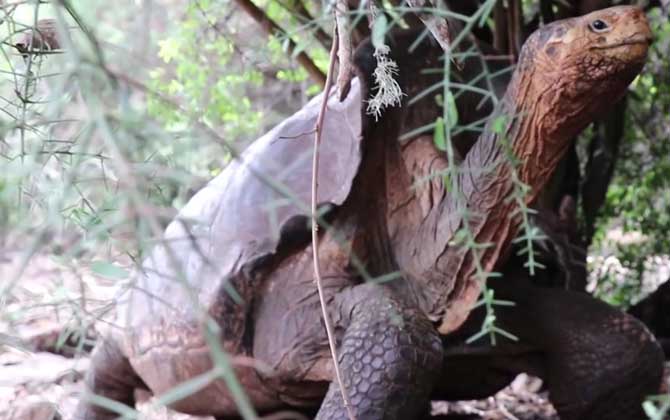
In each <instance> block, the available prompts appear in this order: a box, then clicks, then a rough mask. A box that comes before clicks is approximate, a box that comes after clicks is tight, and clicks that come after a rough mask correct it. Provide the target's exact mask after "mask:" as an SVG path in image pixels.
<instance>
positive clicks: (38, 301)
mask: <svg viewBox="0 0 670 420" xmlns="http://www.w3.org/2000/svg"><path fill="white" fill-rule="evenodd" d="M14 249H16V248H14ZM22 255H23V253H21V252H8V251H7V248H5V250H4V251H3V250H2V249H1V248H0V279H10V278H15V276H16V273H18V272H22V275H21V277H20V278H19V280H18V281H17V282H16V283H15V284H14V285H13V287H12V288H11V290H10V291H6V294H5V297H4V301H3V302H0V303H1V304H2V305H0V306H2V307H3V312H2V313H0V419H1V420H47V419H51V418H54V419H61V418H62V419H69V418H71V416H72V413H73V411H74V408H75V404H76V400H77V396H78V395H79V393H80V392H81V380H82V378H83V375H84V372H85V371H86V369H87V367H88V363H89V359H88V357H87V356H86V355H84V356H80V357H66V356H72V355H70V354H67V353H68V352H67V351H65V352H64V353H65V356H64V355H62V354H54V353H53V352H50V351H49V350H53V347H54V343H56V342H57V341H58V337H59V335H60V334H61V333H62V331H63V325H69V326H70V328H73V329H78V328H79V329H81V330H83V331H86V330H89V329H88V328H89V326H92V325H95V327H96V328H104V325H105V322H106V321H105V320H109V319H111V316H112V309H113V306H112V305H110V301H111V299H112V298H113V296H114V294H115V293H116V291H117V290H118V289H119V288H120V287H123V282H120V281H119V280H118V279H116V280H115V279H109V278H103V277H100V276H97V275H94V273H93V272H92V271H91V270H90V269H83V268H81V265H80V264H78V263H77V261H71V260H69V261H64V260H62V259H59V258H58V257H54V256H53V255H35V256H33V257H32V258H31V259H30V260H29V261H27V263H26V261H24V260H23V259H22ZM113 261H118V260H117V259H114V260H113ZM73 267H76V268H73ZM6 284H7V283H5V285H6ZM60 352H61V353H63V351H62V350H61V351H60ZM667 373H668V374H669V375H668V377H667V378H666V380H668V381H670V369H668V372H667ZM138 397H139V399H140V400H141V401H143V402H142V403H141V404H140V405H139V411H140V413H141V417H142V418H145V419H151V420H197V419H200V420H203V419H207V420H213V419H212V418H211V417H204V418H203V417H193V416H187V415H182V414H177V413H174V412H172V411H170V410H168V409H165V408H162V407H154V406H153V405H152V403H151V400H150V399H149V396H147V395H139V396H138ZM433 414H434V415H448V417H446V418H453V419H486V420H515V419H516V420H550V419H551V420H553V419H558V417H557V416H556V413H555V411H554V409H553V407H552V406H551V404H550V403H549V402H548V400H547V396H546V393H544V392H543V391H542V383H541V381H540V380H539V379H537V378H532V377H528V376H526V375H520V376H519V377H518V378H517V379H516V380H515V381H514V382H513V383H512V384H511V385H510V386H509V387H507V388H506V389H504V390H503V391H501V392H499V393H498V394H497V395H495V396H493V397H490V398H487V399H484V400H478V401H460V402H457V403H446V402H436V403H434V404H433ZM440 418H444V417H440Z"/></svg>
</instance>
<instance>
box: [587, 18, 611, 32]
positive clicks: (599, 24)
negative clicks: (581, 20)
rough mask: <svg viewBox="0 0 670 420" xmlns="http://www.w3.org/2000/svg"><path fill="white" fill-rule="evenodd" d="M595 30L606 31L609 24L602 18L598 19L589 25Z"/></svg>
mask: <svg viewBox="0 0 670 420" xmlns="http://www.w3.org/2000/svg"><path fill="white" fill-rule="evenodd" d="M589 27H590V28H591V30H592V31H593V32H605V31H606V30H608V29H609V25H608V24H607V23H605V22H604V21H602V20H600V19H596V20H594V21H593V22H591V24H590V25H589Z"/></svg>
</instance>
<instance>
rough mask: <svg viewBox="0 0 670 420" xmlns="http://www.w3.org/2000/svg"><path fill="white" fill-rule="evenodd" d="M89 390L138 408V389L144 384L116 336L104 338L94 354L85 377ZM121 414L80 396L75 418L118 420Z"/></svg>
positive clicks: (82, 419) (79, 419)
mask: <svg viewBox="0 0 670 420" xmlns="http://www.w3.org/2000/svg"><path fill="white" fill-rule="evenodd" d="M85 386H86V392H88V393H91V394H95V395H98V396H101V397H104V398H107V399H109V400H113V401H116V402H118V403H121V404H125V405H127V406H129V407H131V408H134V407H135V394H134V393H135V389H136V388H139V387H143V384H142V381H141V379H139V377H137V375H136V374H135V372H134V371H133V368H132V367H131V366H130V363H129V362H128V359H126V357H125V356H124V355H123V354H122V352H121V350H120V349H119V347H118V345H117V344H116V341H115V340H114V339H109V338H107V339H102V340H100V341H99V342H98V344H97V345H96V346H95V349H94V350H93V354H92V356H91V366H90V368H89V370H88V372H87V374H86V379H85ZM117 417H119V414H118V413H116V412H113V411H109V410H107V409H105V408H103V407H101V406H99V405H96V404H93V403H91V402H89V401H87V399H86V397H85V396H84V398H82V399H81V401H80V403H79V405H78V407H77V410H76V412H75V416H74V418H75V419H76V420H107V419H116V418H117Z"/></svg>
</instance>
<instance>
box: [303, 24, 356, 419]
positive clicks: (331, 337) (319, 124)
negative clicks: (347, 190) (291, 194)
mask: <svg viewBox="0 0 670 420" xmlns="http://www.w3.org/2000/svg"><path fill="white" fill-rule="evenodd" d="M337 43H338V34H337V26H336V27H335V36H333V45H332V47H331V49H330V64H329V66H328V73H327V74H326V84H325V86H324V88H323V101H322V102H321V109H320V110H319V116H318V118H317V121H316V133H315V135H314V159H313V160H312V258H313V259H314V278H315V280H316V288H317V291H318V292H319V302H320V303H321V313H322V315H323V322H324V324H325V325H326V334H327V335H328V345H329V347H330V354H331V356H332V358H333V365H334V367H335V377H336V379H337V383H338V385H339V386H340V392H341V393H342V400H343V401H344V407H345V408H346V409H347V413H348V415H349V419H350V420H356V416H355V415H354V413H353V410H352V408H351V403H350V402H349V396H348V393H347V390H346V389H345V388H344V382H343V381H342V373H341V372H340V366H339V363H338V361H337V348H336V346H335V333H334V331H333V325H332V323H331V321H330V315H328V308H327V307H326V299H325V297H324V293H323V281H322V279H321V266H320V264H319V233H318V230H319V225H318V221H317V200H318V199H317V192H318V188H319V182H318V174H319V145H320V144H321V134H322V133H323V131H322V129H323V120H324V117H325V116H326V107H327V105H328V97H329V96H330V88H331V87H332V83H333V82H332V77H333V71H334V68H335V56H336V54H337Z"/></svg>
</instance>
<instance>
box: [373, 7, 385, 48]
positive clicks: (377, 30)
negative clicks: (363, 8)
mask: <svg viewBox="0 0 670 420" xmlns="http://www.w3.org/2000/svg"><path fill="white" fill-rule="evenodd" d="M387 29H388V21H387V20H386V16H385V15H378V16H377V17H375V23H374V24H373V26H372V45H373V46H374V47H375V48H380V47H381V46H383V45H384V37H385V36H386V31H387Z"/></svg>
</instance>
